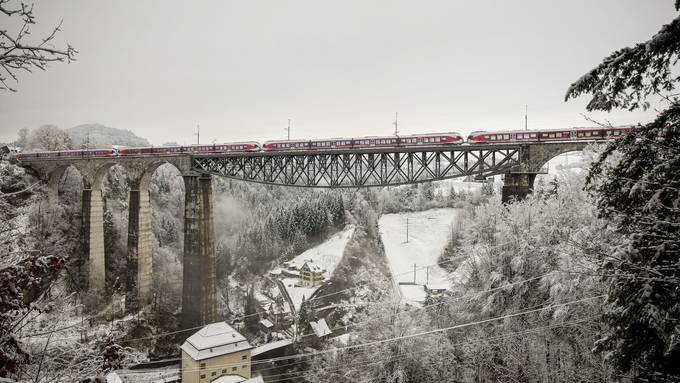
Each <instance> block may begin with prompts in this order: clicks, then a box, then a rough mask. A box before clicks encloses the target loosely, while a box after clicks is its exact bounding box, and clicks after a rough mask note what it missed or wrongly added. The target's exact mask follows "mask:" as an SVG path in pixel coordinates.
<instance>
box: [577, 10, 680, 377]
mask: <svg viewBox="0 0 680 383" xmlns="http://www.w3.org/2000/svg"><path fill="white" fill-rule="evenodd" d="M675 9H676V11H678V10H680V1H678V0H676V2H675ZM679 58H680V17H676V18H675V19H674V20H673V21H671V22H670V23H669V24H667V25H664V26H663V27H662V28H661V30H660V31H659V32H658V33H657V34H656V35H654V36H653V37H652V38H651V39H650V40H649V41H646V42H644V43H641V44H637V45H636V46H634V47H629V48H624V49H620V50H617V51H616V52H614V53H612V54H611V55H610V56H608V57H607V58H605V59H604V61H603V62H602V63H601V64H600V65H599V66H598V67H596V68H595V69H593V70H591V71H590V72H589V73H587V74H585V75H584V76H583V77H581V78H580V79H579V80H578V81H576V82H575V83H574V84H572V85H571V87H570V88H569V90H568V91H567V96H566V98H567V99H569V98H573V97H577V96H579V95H581V94H583V93H589V94H591V95H592V99H591V100H590V102H589V103H588V105H587V109H588V110H605V111H610V110H612V109H615V108H622V109H628V110H634V109H638V108H643V109H646V108H648V107H649V105H650V104H649V101H648V100H647V97H648V96H649V95H660V96H661V97H663V98H664V100H665V101H667V102H668V103H669V104H670V106H669V107H668V109H666V110H665V111H663V112H661V114H660V115H659V116H658V117H657V119H656V120H655V121H654V122H652V123H650V124H647V125H645V126H639V127H637V128H636V129H634V130H632V131H631V132H630V133H629V134H628V135H627V136H625V137H623V138H621V139H618V140H616V141H614V142H613V143H611V144H610V145H609V146H608V148H607V149H606V151H605V152H604V153H603V155H602V156H601V157H600V159H599V160H598V161H597V162H596V163H595V165H594V166H593V168H592V170H591V173H590V175H589V180H588V181H589V188H590V190H592V191H593V192H594V193H595V194H596V196H597V198H598V207H599V211H600V214H601V215H602V216H603V217H605V218H608V219H610V221H611V222H612V224H613V226H614V227H615V228H616V229H617V230H618V231H619V232H620V233H622V234H624V235H625V236H626V237H627V241H625V242H624V243H622V244H620V245H619V246H618V248H617V251H616V252H615V253H614V254H604V255H602V256H601V270H600V271H601V273H602V274H603V275H605V277H604V278H605V281H606V282H607V283H608V287H609V293H608V305H607V307H606V309H605V310H606V312H605V317H606V319H607V321H608V324H609V331H608V334H607V335H606V336H605V337H604V338H603V339H602V340H600V341H599V342H598V344H597V349H599V350H601V351H605V352H607V353H608V355H609V360H610V361H611V363H612V364H613V366H614V367H615V369H616V370H617V373H619V374H622V375H625V376H632V378H633V380H634V381H659V382H670V381H679V380H680V363H678V361H680V326H678V323H679V320H680V173H678V171H677V169H679V168H680V99H679V98H678V95H677V94H675V95H673V94H671V92H672V90H673V89H675V88H676V87H677V85H678V82H680V77H678V76H677V69H678V68H677V66H676V64H677V62H678V59H679ZM664 93H665V94H664ZM615 153H617V154H615ZM617 156H620V159H619V160H618V162H617V161H616V157H617ZM612 163H614V164H612Z"/></svg>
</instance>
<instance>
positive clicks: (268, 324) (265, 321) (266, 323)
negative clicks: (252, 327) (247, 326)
mask: <svg viewBox="0 0 680 383" xmlns="http://www.w3.org/2000/svg"><path fill="white" fill-rule="evenodd" d="M260 324H261V325H263V326H264V327H266V328H270V327H274V323H272V322H271V321H270V320H269V319H262V320H261V321H260Z"/></svg>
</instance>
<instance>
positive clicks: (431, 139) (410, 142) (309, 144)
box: [262, 133, 464, 151]
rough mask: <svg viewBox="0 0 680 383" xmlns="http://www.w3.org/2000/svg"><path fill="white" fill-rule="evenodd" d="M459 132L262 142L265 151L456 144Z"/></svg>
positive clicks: (460, 137)
mask: <svg viewBox="0 0 680 383" xmlns="http://www.w3.org/2000/svg"><path fill="white" fill-rule="evenodd" d="M463 141H464V140H463V136H462V135H460V134H459V133H433V134H414V135H409V136H378V137H355V138H328V139H323V140H280V141H267V142H265V143H264V144H262V149H263V150H266V151H295V150H332V149H361V148H373V147H395V146H397V147H398V146H421V145H423V146H429V145H456V144H462V143H463Z"/></svg>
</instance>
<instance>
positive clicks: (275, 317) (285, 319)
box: [267, 297, 293, 329]
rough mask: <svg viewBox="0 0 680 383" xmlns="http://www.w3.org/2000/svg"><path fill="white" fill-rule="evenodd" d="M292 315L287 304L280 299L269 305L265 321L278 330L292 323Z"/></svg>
mask: <svg viewBox="0 0 680 383" xmlns="http://www.w3.org/2000/svg"><path fill="white" fill-rule="evenodd" d="M292 316H293V313H292V311H291V310H290V306H289V305H288V303H287V302H285V301H284V300H283V297H280V298H279V299H278V300H277V301H275V302H273V303H272V304H270V305H269V310H268V311H267V319H269V321H270V322H272V323H273V324H274V326H275V327H276V328H278V329H281V328H283V327H286V326H287V325H289V324H290V322H291V321H292Z"/></svg>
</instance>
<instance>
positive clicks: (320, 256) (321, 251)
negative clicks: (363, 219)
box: [281, 225, 354, 312]
mask: <svg viewBox="0 0 680 383" xmlns="http://www.w3.org/2000/svg"><path fill="white" fill-rule="evenodd" d="M353 234H354V225H349V226H347V227H346V228H345V230H343V231H341V232H339V233H337V234H335V235H334V236H332V237H331V238H329V239H328V240H327V241H326V242H324V243H322V244H320V245H318V246H316V247H313V248H311V249H309V250H307V251H305V252H304V253H302V254H300V255H298V256H297V257H295V258H293V259H292V260H291V261H290V264H291V265H296V266H297V267H298V268H300V267H301V266H302V265H303V264H304V263H305V261H309V260H311V261H312V262H314V263H316V264H318V265H319V266H321V267H322V268H324V269H325V270H326V272H325V273H324V277H325V279H329V278H330V277H331V276H332V275H333V272H334V271H335V268H336V267H337V266H338V263H340V260H341V259H342V254H343V253H344V252H345V246H347V243H348V242H349V240H350V238H352V235H353ZM281 281H282V282H283V284H284V286H285V287H286V291H288V295H290V299H291V300H292V301H293V306H295V312H297V311H298V310H299V309H300V306H301V305H302V297H303V296H304V297H305V299H309V297H310V296H311V295H312V294H314V292H315V291H316V290H317V289H318V288H319V286H316V287H296V286H295V285H296V284H297V283H298V279H297V278H283V279H282V280H281Z"/></svg>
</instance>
